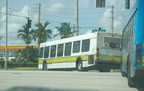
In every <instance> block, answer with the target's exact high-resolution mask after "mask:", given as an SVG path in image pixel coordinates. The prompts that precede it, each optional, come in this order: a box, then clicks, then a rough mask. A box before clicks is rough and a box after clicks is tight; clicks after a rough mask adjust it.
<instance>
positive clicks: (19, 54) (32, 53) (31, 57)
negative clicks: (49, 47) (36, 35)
mask: <svg viewBox="0 0 144 91" xmlns="http://www.w3.org/2000/svg"><path fill="white" fill-rule="evenodd" d="M14 56H15V59H16V61H18V62H37V61H38V49H37V48H34V47H33V46H27V47H26V48H25V49H22V50H17V51H16V52H15V53H14Z"/></svg>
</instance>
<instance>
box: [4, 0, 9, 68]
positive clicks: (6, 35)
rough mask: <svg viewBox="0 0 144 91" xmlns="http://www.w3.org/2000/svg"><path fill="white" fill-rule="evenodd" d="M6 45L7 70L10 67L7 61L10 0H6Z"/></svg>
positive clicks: (6, 59)
mask: <svg viewBox="0 0 144 91" xmlns="http://www.w3.org/2000/svg"><path fill="white" fill-rule="evenodd" d="M5 36H6V45H5V68H4V69H5V70H7V69H8V67H7V61H8V0H6V35H5Z"/></svg>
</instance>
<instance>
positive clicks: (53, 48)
mask: <svg viewBox="0 0 144 91" xmlns="http://www.w3.org/2000/svg"><path fill="white" fill-rule="evenodd" d="M55 55H56V45H53V46H51V52H50V57H55Z"/></svg>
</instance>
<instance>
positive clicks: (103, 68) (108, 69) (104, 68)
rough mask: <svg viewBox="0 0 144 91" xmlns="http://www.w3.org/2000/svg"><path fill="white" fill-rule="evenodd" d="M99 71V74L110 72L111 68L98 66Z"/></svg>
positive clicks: (104, 65) (103, 65) (102, 65)
mask: <svg viewBox="0 0 144 91" xmlns="http://www.w3.org/2000/svg"><path fill="white" fill-rule="evenodd" d="M99 71H100V72H110V71H111V68H110V67H109V65H106V64H99Z"/></svg>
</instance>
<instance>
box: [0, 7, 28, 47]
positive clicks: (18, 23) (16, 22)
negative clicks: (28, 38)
mask: <svg viewBox="0 0 144 91" xmlns="http://www.w3.org/2000/svg"><path fill="white" fill-rule="evenodd" d="M29 10H30V8H29V7H28V6H24V7H23V8H22V9H21V10H20V11H15V12H12V13H11V14H10V15H9V16H8V45H25V43H24V41H23V40H21V39H18V38H17V31H18V30H19V29H20V28H22V25H24V24H25V23H27V19H26V18H25V17H21V16H28V11H29ZM1 11H2V12H4V11H5V7H3V8H2V10H1ZM0 20H1V21H2V26H1V27H0V28H1V30H0V32H1V33H2V34H4V35H3V36H4V38H3V39H2V41H1V45H5V29H6V27H5V25H6V24H5V20H6V18H5V15H3V16H2V17H1V19H0Z"/></svg>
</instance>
